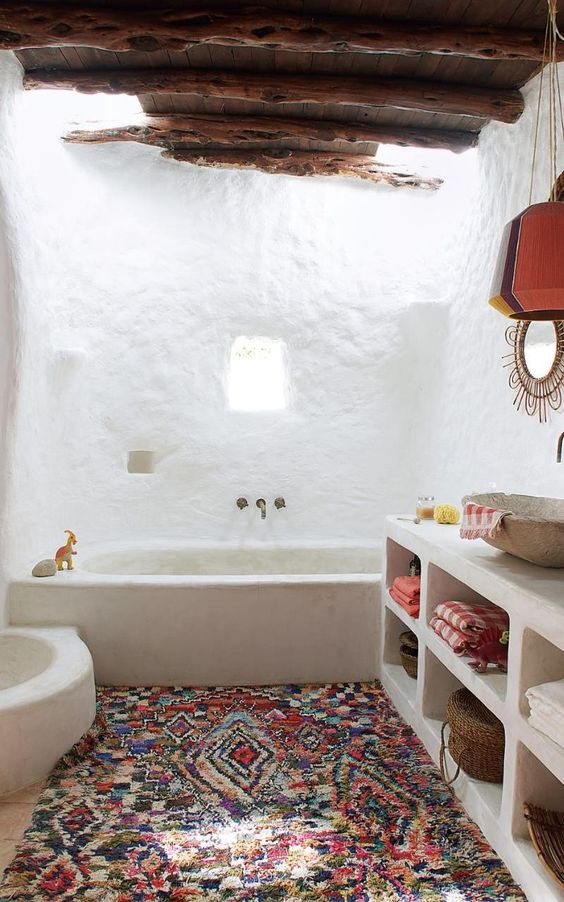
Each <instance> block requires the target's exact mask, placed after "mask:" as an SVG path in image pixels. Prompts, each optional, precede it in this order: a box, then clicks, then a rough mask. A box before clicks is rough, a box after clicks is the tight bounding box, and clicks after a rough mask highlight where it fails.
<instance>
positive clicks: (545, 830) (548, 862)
mask: <svg viewBox="0 0 564 902" xmlns="http://www.w3.org/2000/svg"><path fill="white" fill-rule="evenodd" d="M523 814H524V815H525V818H526V820H527V825H528V827H529V833H530V835H531V839H532V841H533V845H534V847H535V851H536V853H537V855H538V856H539V859H540V861H541V862H542V864H543V865H544V867H545V868H546V870H547V871H548V873H549V874H550V876H551V877H552V878H553V880H556V882H557V883H558V885H559V886H561V887H562V889H564V812H559V811H547V809H546V808H539V807H538V805H531V803H530V802H526V803H525V804H524V805H523Z"/></svg>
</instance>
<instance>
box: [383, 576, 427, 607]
mask: <svg viewBox="0 0 564 902" xmlns="http://www.w3.org/2000/svg"><path fill="white" fill-rule="evenodd" d="M420 593H421V577H420V576H396V578H395V579H394V581H393V583H392V588H391V589H390V595H391V596H392V598H393V599H394V601H397V603H398V604H400V605H401V606H402V608H403V609H404V610H405V611H407V613H408V614H409V616H410V617H419V605H420Z"/></svg>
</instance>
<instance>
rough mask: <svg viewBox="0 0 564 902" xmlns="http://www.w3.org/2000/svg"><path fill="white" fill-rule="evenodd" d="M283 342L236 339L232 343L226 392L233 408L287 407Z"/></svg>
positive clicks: (271, 408) (264, 408)
mask: <svg viewBox="0 0 564 902" xmlns="http://www.w3.org/2000/svg"><path fill="white" fill-rule="evenodd" d="M284 359H285V354H284V342H282V341H277V340H276V339H272V338H247V337H246V336H240V337H239V338H236V339H235V341H234V342H233V345H232V346H231V357H230V360H229V373H228V382H227V394H228V400H229V406H230V407H231V409H232V410H283V408H284V407H286V403H287V398H286V394H287V391H286V373H285V365H284V362H285V361H284Z"/></svg>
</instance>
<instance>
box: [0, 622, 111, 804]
mask: <svg viewBox="0 0 564 902" xmlns="http://www.w3.org/2000/svg"><path fill="white" fill-rule="evenodd" d="M95 713H96V695H95V688H94V674H93V668H92V658H91V656H90V653H89V651H88V649H87V648H86V646H85V645H84V643H83V642H82V641H81V640H80V639H79V637H78V635H77V633H76V630H75V629H72V628H59V629H7V630H4V631H2V632H0V796H2V795H6V794H8V793H12V792H15V791H16V790H18V789H22V788H23V787H25V786H28V785H29V784H31V783H34V782H35V781H36V780H39V779H40V778H42V777H45V776H47V774H48V773H49V772H50V771H51V769H52V768H53V766H54V765H55V764H56V762H57V761H58V759H59V758H60V757H61V755H63V754H64V753H65V752H67V751H68V750H69V749H70V748H71V746H73V745H74V743H75V742H76V741H77V740H78V739H80V737H81V736H82V734H83V733H85V732H86V730H88V728H89V727H90V725H91V723H92V721H93V720H94V716H95Z"/></svg>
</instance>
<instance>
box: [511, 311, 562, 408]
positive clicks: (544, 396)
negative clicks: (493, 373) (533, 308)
mask: <svg viewBox="0 0 564 902" xmlns="http://www.w3.org/2000/svg"><path fill="white" fill-rule="evenodd" d="M505 338H506V340H507V342H508V344H510V345H511V348H512V351H511V353H510V354H506V355H505V356H504V360H507V363H505V364H504V366H507V367H511V372H510V374H509V387H510V388H512V389H514V391H515V392H516V395H515V398H514V400H513V403H514V405H515V406H516V407H517V410H521V408H523V410H524V411H525V413H528V414H529V416H537V415H538V418H539V421H540V422H541V423H546V421H547V419H548V413H549V410H558V409H559V408H560V407H561V406H562V399H563V394H564V389H563V383H564V320H555V321H554V322H528V321H526V320H519V321H518V322H515V323H513V324H512V325H511V326H509V328H508V329H507V331H506V333H505Z"/></svg>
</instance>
